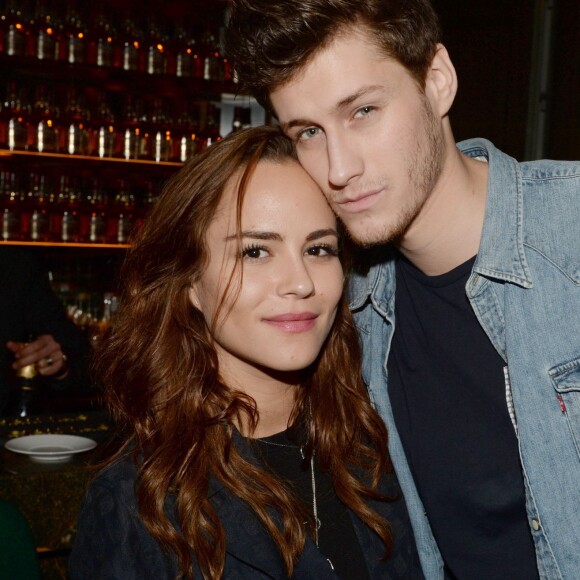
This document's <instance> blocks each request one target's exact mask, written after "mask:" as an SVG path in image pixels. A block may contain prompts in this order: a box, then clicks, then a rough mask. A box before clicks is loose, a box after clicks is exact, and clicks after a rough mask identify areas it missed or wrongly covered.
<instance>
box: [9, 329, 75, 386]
mask: <svg viewBox="0 0 580 580" xmlns="http://www.w3.org/2000/svg"><path fill="white" fill-rule="evenodd" d="M6 347H7V348H8V350H10V351H12V352H13V353H14V358H15V361H14V363H13V364H12V368H13V369H19V368H22V367H25V366H28V365H31V364H34V365H35V366H36V370H37V372H38V373H39V374H40V375H42V376H44V377H55V378H59V379H60V378H64V377H65V376H66V373H67V371H68V365H67V357H66V355H65V354H64V353H63V352H62V350H61V348H60V344H59V343H58V342H56V340H54V338H53V337H52V336H51V335H50V334H42V335H41V336H39V337H38V338H37V339H36V340H34V341H32V342H29V343H28V344H26V343H23V342H15V341H9V342H8V343H6Z"/></svg>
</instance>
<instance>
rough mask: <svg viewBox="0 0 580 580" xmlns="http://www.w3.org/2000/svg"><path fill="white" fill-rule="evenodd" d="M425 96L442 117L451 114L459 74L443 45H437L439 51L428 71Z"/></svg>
mask: <svg viewBox="0 0 580 580" xmlns="http://www.w3.org/2000/svg"><path fill="white" fill-rule="evenodd" d="M425 94H426V95H427V96H428V97H429V100H430V101H431V104H432V106H433V110H434V111H437V113H439V116H440V117H444V116H445V115H447V113H449V109H451V105H452V104H453V101H454V100H455V95H456V94H457V74H456V73H455V67H454V66H453V63H452V62H451V59H450V58H449V53H448V52H447V49H446V48H445V47H444V46H443V45H442V44H438V45H437V51H436V52H435V56H434V57H433V60H432V61H431V65H430V66H429V70H428V71H427V77H426V79H425Z"/></svg>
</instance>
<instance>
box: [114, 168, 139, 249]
mask: <svg viewBox="0 0 580 580" xmlns="http://www.w3.org/2000/svg"><path fill="white" fill-rule="evenodd" d="M108 216H109V220H108V222H109V223H108V227H107V234H108V239H109V242H110V243H112V244H127V243H128V242H129V238H130V236H131V233H132V231H133V227H134V225H135V221H134V220H135V196H134V195H133V194H132V193H131V192H130V191H129V189H128V187H127V184H126V182H125V180H124V179H119V180H118V181H117V194H116V195H115V199H114V201H113V204H112V207H111V210H110V211H109V212H108Z"/></svg>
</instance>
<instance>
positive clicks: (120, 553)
mask: <svg viewBox="0 0 580 580" xmlns="http://www.w3.org/2000/svg"><path fill="white" fill-rule="evenodd" d="M132 488H133V485H132V482H129V481H120V482H119V485H111V482H110V481H105V482H102V481H99V480H96V481H95V482H94V483H93V484H92V485H91V487H90V488H89V491H88V494H87V497H86V499H85V503H84V506H83V509H82V511H81V514H80V517H79V521H78V529H77V535H76V538H75V542H74V545H73V549H72V553H71V555H70V558H69V575H70V576H69V577H70V578H71V580H92V579H95V580H96V579H97V578H98V579H99V580H145V579H149V578H151V579H153V578H154V579H156V580H157V579H159V580H162V579H164V578H172V579H173V578H175V577H176V575H177V567H176V566H175V563H174V561H173V560H172V558H171V557H170V556H168V555H166V554H165V553H164V552H163V550H162V549H161V547H160V546H159V544H158V543H157V542H156V541H155V540H154V539H153V538H152V537H151V536H150V535H149V533H148V531H147V529H146V528H145V526H144V525H143V523H142V522H141V519H140V518H139V515H138V513H137V510H136V505H135V498H134V494H133V490H132Z"/></svg>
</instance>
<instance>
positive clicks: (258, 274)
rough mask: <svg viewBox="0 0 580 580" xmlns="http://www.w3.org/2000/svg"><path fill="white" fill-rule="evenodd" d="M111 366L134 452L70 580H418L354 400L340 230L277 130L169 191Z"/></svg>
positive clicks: (359, 388)
mask: <svg viewBox="0 0 580 580" xmlns="http://www.w3.org/2000/svg"><path fill="white" fill-rule="evenodd" d="M122 274H123V280H124V284H125V291H124V294H123V300H122V303H123V307H122V309H121V311H120V312H119V313H118V317H117V319H116V322H115V325H114V329H113V332H112V334H111V336H110V337H109V339H108V341H107V342H106V344H105V346H104V350H103V351H102V353H101V355H100V359H99V369H100V374H101V376H102V378H103V381H104V385H105V390H106V397H107V400H108V403H109V406H110V408H111V410H112V412H113V415H114V417H115V418H116V419H117V421H118V422H119V424H120V425H121V426H123V427H124V437H125V445H124V447H123V449H122V452H120V453H119V454H118V455H117V456H116V457H115V458H114V460H113V461H112V462H111V464H110V465H109V466H108V467H107V468H106V469H105V470H104V471H103V472H101V474H100V475H99V476H98V477H97V479H96V480H95V481H94V482H93V483H92V485H91V487H90V489H89V492H88V496H87V499H86V502H85V506H84V508H83V511H82V514H81V517H80V520H79V527H78V534H77V538H76V542H75V545H74V548H73V552H72V555H71V557H70V572H71V577H72V578H73V579H82V580H87V579H90V578H119V579H123V580H127V579H131V578H139V579H142V578H155V579H160V578H176V577H185V578H192V577H195V578H252V579H259V578H276V579H282V578H290V577H292V578H313V579H314V578H316V579H324V578H329V579H330V578H337V577H338V578H357V579H364V578H368V579H374V578H381V579H383V578H389V577H392V578H421V577H422V574H421V572H420V567H419V563H418V557H417V553H416V549H415V544H414V540H413V535H412V532H411V529H410V525H409V523H408V518H407V513H406V508H405V504H404V501H403V499H402V498H401V495H400V492H399V489H398V485H397V482H396V480H395V476H394V475H393V473H392V468H391V464H390V461H389V458H388V453H387V448H386V442H387V433H386V430H385V427H384V425H383V423H382V422H381V420H380V418H379V416H378V415H377V413H376V412H375V411H374V410H373V408H372V407H371V405H370V403H369V399H368V396H367V391H366V388H365V385H364V384H363V383H362V381H361V378H360V377H361V375H360V369H359V365H360V363H359V350H358V339H357V335H356V331H355V329H354V327H353V325H352V322H351V318H350V314H349V310H348V306H347V303H346V300H345V297H344V295H343V286H344V274H343V267H342V264H341V258H340V240H339V234H338V230H337V223H336V219H335V217H334V215H333V213H332V212H331V210H330V208H329V207H328V205H327V203H326V201H325V199H324V197H323V195H322V193H321V192H320V190H319V189H318V187H317V186H316V185H315V184H314V182H313V181H312V180H311V179H310V177H308V175H307V174H306V172H305V171H304V170H303V169H302V168H301V167H300V165H299V164H298V162H297V161H296V158H295V156H294V153H293V148H292V145H291V143H290V142H289V141H288V140H287V139H286V138H285V137H283V136H282V135H281V134H280V133H279V132H278V130H277V129H276V128H273V127H262V128H256V129H249V130H246V131H240V132H236V133H235V134H233V135H232V136H231V137H228V138H227V139H224V140H223V141H221V142H219V143H217V144H215V145H213V146H212V147H211V148H209V149H208V150H207V151H206V152H204V153H203V154H201V155H200V156H198V157H195V158H194V159H193V160H192V161H190V162H189V163H188V164H187V165H186V166H185V167H184V168H183V169H182V170H181V171H180V172H179V173H177V175H176V176H175V177H174V178H173V179H172V180H171V182H170V183H169V184H168V185H167V187H166V188H165V191H164V193H163V195H162V196H161V198H160V200H159V202H158V203H157V205H156V207H155V209H154V210H153V212H152V214H151V215H150V216H149V218H148V219H147V220H146V222H145V224H144V226H143V228H142V230H141V232H140V234H139V236H138V239H137V240H136V241H135V243H134V244H133V247H132V248H131V250H130V251H129V253H128V255H127V259H126V262H125V264H124V268H123V273H122Z"/></svg>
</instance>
